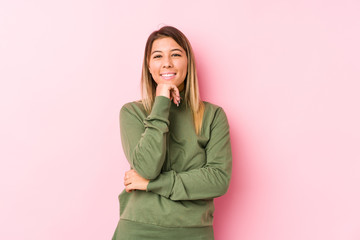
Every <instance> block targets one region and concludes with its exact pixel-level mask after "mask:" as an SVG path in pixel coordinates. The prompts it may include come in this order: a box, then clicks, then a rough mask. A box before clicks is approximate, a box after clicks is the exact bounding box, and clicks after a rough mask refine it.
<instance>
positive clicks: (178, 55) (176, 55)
mask: <svg viewBox="0 0 360 240" xmlns="http://www.w3.org/2000/svg"><path fill="white" fill-rule="evenodd" d="M173 56H174V57H181V55H180V54H178V53H174V54H173Z"/></svg>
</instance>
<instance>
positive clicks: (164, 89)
mask: <svg viewBox="0 0 360 240" xmlns="http://www.w3.org/2000/svg"><path fill="white" fill-rule="evenodd" d="M156 96H164V97H167V98H170V100H172V101H173V102H174V103H175V104H176V105H178V104H179V103H180V93H179V89H178V88H177V87H176V86H175V85H174V84H170V83H160V84H158V85H157V87H156Z"/></svg>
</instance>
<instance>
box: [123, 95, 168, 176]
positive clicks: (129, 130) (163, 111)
mask: <svg viewBox="0 0 360 240" xmlns="http://www.w3.org/2000/svg"><path fill="white" fill-rule="evenodd" d="M170 104H171V101H170V99H169V98H167V97H164V96H157V97H155V101H154V105H153V108H152V111H151V113H150V115H149V116H148V117H146V118H145V119H144V120H142V119H141V118H140V117H139V116H138V115H137V114H136V109H134V108H133V107H132V106H131V105H130V104H126V105H124V106H123V107H122V108H121V110H120V133H121V143H122V147H123V150H124V153H125V156H126V158H127V160H128V161H129V163H130V166H131V168H132V169H134V170H136V172H137V173H139V174H140V175H141V176H142V177H144V178H146V179H155V178H156V177H157V176H158V175H159V173H160V171H161V168H162V166H163V163H164V161H165V154H166V133H167V132H168V131H169V128H168V127H169V110H170Z"/></svg>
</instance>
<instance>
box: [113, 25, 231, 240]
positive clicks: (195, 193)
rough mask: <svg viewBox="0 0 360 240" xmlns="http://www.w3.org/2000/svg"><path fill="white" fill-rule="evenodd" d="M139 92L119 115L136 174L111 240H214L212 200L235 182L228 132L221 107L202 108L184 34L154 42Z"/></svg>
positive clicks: (169, 33)
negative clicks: (232, 178) (139, 98)
mask: <svg viewBox="0 0 360 240" xmlns="http://www.w3.org/2000/svg"><path fill="white" fill-rule="evenodd" d="M141 91H142V100H141V101H135V102H130V103H127V104H125V105H124V106H123V107H122V108H121V110H120V132H121V142H122V146H123V150H124V152H125V156H126V158H127V160H128V162H129V164H130V166H131V170H129V171H127V172H126V173H125V178H124V185H125V189H124V191H123V192H122V193H121V194H120V195H119V202H120V220H119V223H118V225H117V228H116V230H115V233H114V235H113V238H112V239H113V240H125V239H134V240H148V239H156V240H161V239H166V240H168V239H173V240H175V239H186V240H191V239H197V240H200V239H204V240H205V239H206V240H211V239H214V233H213V227H212V223H213V213H214V202H213V198H215V197H219V196H221V195H223V194H225V193H226V191H227V189H228V186H229V181H230V176H231V167H232V155H231V146H230V136H229V125H228V121H227V118H226V115H225V112H224V111H223V109H222V108H221V107H219V106H217V105H214V104H211V103H209V102H205V101H201V99H200V96H199V87H198V81H197V75H196V67H195V60H194V54H193V51H192V48H191V45H190V43H189V41H188V39H187V38H186V37H185V35H184V34H183V33H182V32H180V31H179V30H178V29H176V28H174V27H170V26H165V27H163V28H161V29H160V30H158V31H154V32H153V33H152V34H151V35H150V36H149V38H148V40H147V43H146V47H145V54H144V62H143V69H142V77H141Z"/></svg>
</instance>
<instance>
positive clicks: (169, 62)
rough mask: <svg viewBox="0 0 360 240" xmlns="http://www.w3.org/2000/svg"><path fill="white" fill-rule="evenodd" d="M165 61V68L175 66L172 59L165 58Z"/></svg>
mask: <svg viewBox="0 0 360 240" xmlns="http://www.w3.org/2000/svg"><path fill="white" fill-rule="evenodd" d="M163 59H164V62H163V68H170V67H172V66H173V64H172V61H171V58H169V57H165V58H163Z"/></svg>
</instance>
